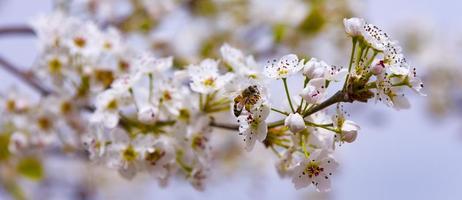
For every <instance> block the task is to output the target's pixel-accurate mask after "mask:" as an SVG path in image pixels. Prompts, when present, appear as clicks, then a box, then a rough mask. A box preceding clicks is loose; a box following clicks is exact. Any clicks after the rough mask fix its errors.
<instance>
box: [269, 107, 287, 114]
mask: <svg viewBox="0 0 462 200" xmlns="http://www.w3.org/2000/svg"><path fill="white" fill-rule="evenodd" d="M271 110H272V111H274V112H277V113H280V114H283V115H289V113H287V112H284V111H281V110H278V109H276V108H271Z"/></svg>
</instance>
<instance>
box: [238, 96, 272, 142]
mask: <svg viewBox="0 0 462 200" xmlns="http://www.w3.org/2000/svg"><path fill="white" fill-rule="evenodd" d="M269 112H270V108H269V107H268V105H265V104H261V105H260V106H258V107H256V108H255V110H253V112H252V113H249V114H247V115H241V116H239V117H238V120H237V121H238V123H239V135H243V136H244V137H245V138H244V141H245V149H246V150H247V151H251V150H252V149H253V147H254V146H255V141H257V140H258V141H260V142H262V141H263V140H264V139H265V138H266V134H267V133H268V127H267V126H266V122H265V120H266V118H267V117H268V115H269Z"/></svg>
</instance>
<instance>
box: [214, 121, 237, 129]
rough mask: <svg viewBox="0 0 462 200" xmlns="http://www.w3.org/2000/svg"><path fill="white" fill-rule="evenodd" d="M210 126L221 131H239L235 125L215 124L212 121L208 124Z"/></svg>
mask: <svg viewBox="0 0 462 200" xmlns="http://www.w3.org/2000/svg"><path fill="white" fill-rule="evenodd" d="M210 126H212V127H216V128H222V129H227V130H231V131H238V130H239V125H237V124H222V123H217V122H214V121H212V122H211V123H210Z"/></svg>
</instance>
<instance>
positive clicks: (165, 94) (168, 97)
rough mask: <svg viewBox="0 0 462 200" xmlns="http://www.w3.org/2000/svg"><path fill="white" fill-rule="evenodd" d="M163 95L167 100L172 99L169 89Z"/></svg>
mask: <svg viewBox="0 0 462 200" xmlns="http://www.w3.org/2000/svg"><path fill="white" fill-rule="evenodd" d="M162 96H163V97H164V98H163V100H166V101H170V100H172V95H171V94H170V92H168V91H164V94H163V95H162Z"/></svg>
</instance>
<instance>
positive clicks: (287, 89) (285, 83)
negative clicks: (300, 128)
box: [282, 78, 295, 113]
mask: <svg viewBox="0 0 462 200" xmlns="http://www.w3.org/2000/svg"><path fill="white" fill-rule="evenodd" d="M282 82H283V83H284V90H285V91H286V96H287V100H289V105H290V109H291V110H292V112H293V113H295V109H294V106H293V105H292V100H291V99H290V92H289V88H288V87H287V79H286V78H283V79H282Z"/></svg>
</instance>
